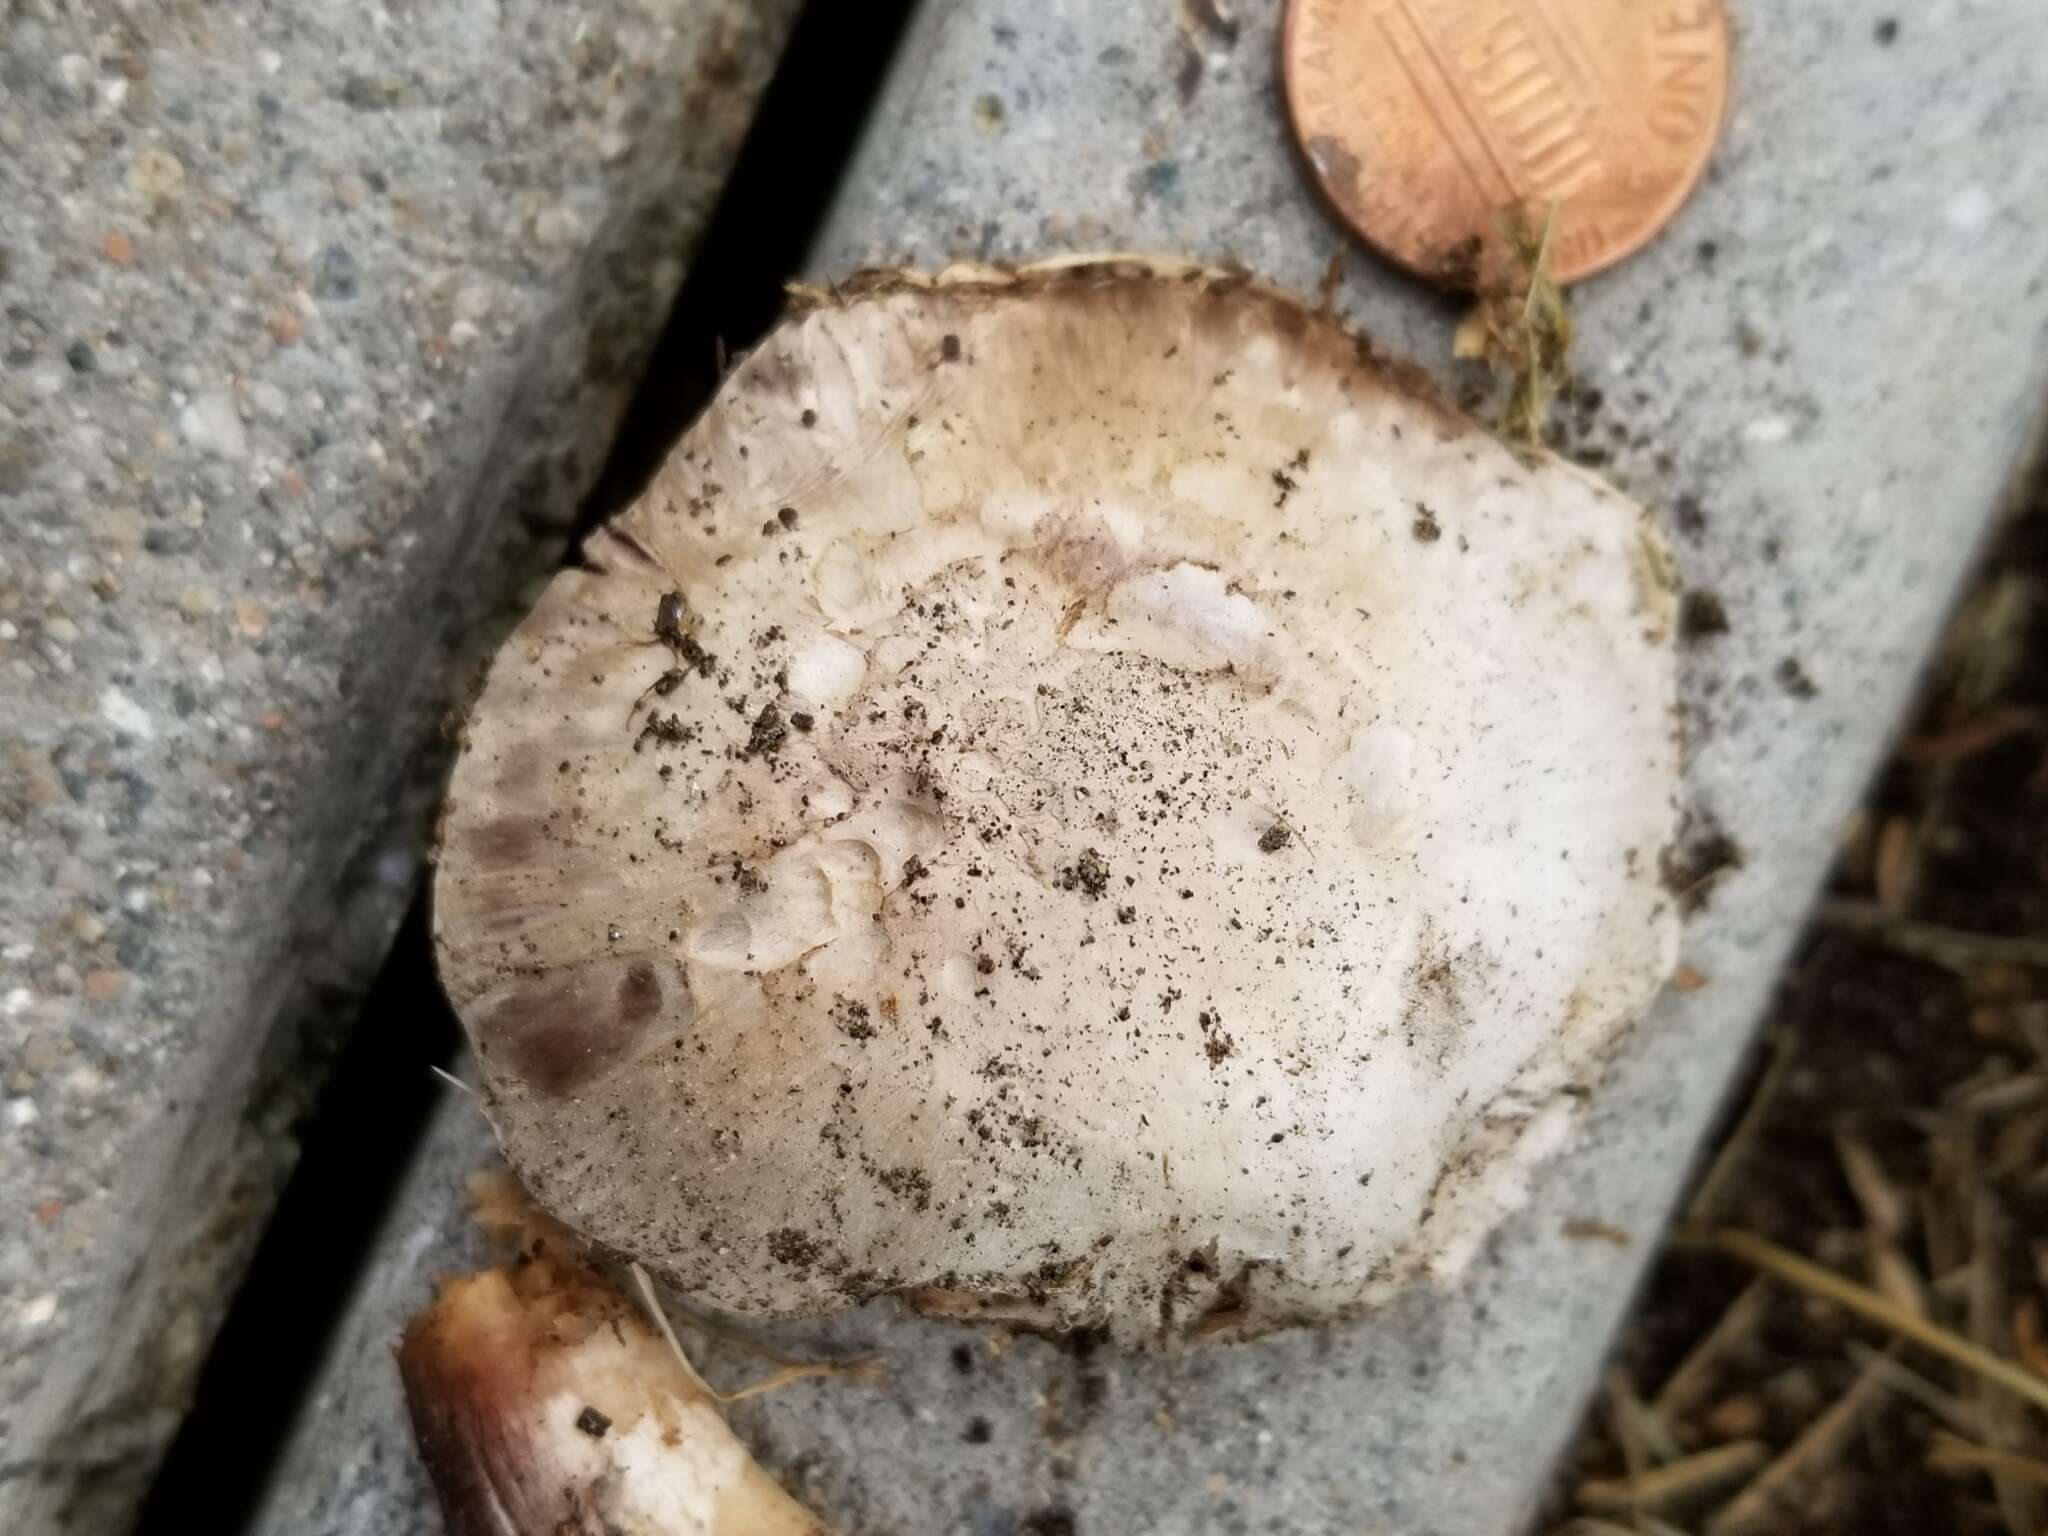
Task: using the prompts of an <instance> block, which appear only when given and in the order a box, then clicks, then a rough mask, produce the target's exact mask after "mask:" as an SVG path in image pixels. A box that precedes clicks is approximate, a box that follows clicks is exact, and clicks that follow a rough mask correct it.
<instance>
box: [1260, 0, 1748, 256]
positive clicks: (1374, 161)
mask: <svg viewBox="0 0 2048 1536" xmlns="http://www.w3.org/2000/svg"><path fill="white" fill-rule="evenodd" d="M1728 64H1729V47H1728V17H1727V14H1726V12H1724V11H1723V10H1722V7H1721V0H1290V4H1289V6H1288V10H1287V24H1286V28H1285V31H1284V33H1283V35H1282V39H1281V69H1282V74H1283V77H1284V83H1285V89H1286V94H1287V109H1288V113H1289V115H1290V116H1291V117H1292V119H1293V122H1294V132H1295V135H1296V137H1297V138H1299V140H1300V141H1301V147H1302V150H1303V152H1304V153H1305V154H1306V155H1307V157H1308V162H1309V165H1310V166H1311V167H1312V168H1313V170H1314V172H1315V175H1316V179H1317V180H1318V181H1319V182H1320V183H1321V184H1322V188H1323V191H1324V192H1325V193H1326V194H1327V195H1328V196H1329V199H1330V201H1331V202H1332V203H1333V204H1335V205H1336V208H1337V211H1338V212H1339V213H1340V214H1341V215H1342V216H1343V218H1344V220H1345V222H1346V223H1348V224H1349V225H1350V226H1351V227H1352V228H1353V229H1354V230H1356V231H1357V232H1358V233H1359V235H1360V236H1362V237H1363V238H1364V239H1365V240H1366V241H1367V242H1368V243H1369V244H1371V245H1372V246H1373V247H1374V248H1375V249H1377V250H1379V251H1380V252H1381V253H1382V254H1384V255H1386V256H1388V257H1390V258H1391V259H1392V260H1394V261H1396V262H1399V263H1400V264H1401V265H1402V266H1404V267H1407V268H1408V269H1409V270H1411V271H1413V272H1415V273H1418V274H1419V275H1421V276H1423V277H1426V278H1429V279H1431V280H1432V281H1436V282H1441V283H1445V284H1448V285H1451V286H1455V287H1464V288H1469V287H1471V286H1473V285H1474V284H1475V283H1476V282H1477V281H1479V279H1480V276H1481V274H1482V272H1483V271H1484V270H1486V268H1487V266H1488V263H1489V257H1490V256H1493V255H1497V253H1498V251H1499V249H1500V220H1501V216H1502V214H1503V212H1504V211H1506V210H1511V209H1516V208H1519V209H1522V210H1524V211H1525V213H1526V214H1527V216H1528V217H1529V218H1531V219H1532V220H1535V221H1537V222H1539V223H1540V222H1541V221H1542V220H1544V219H1546V218H1551V217H1553V215H1552V214H1551V212H1550V210H1552V209H1555V214H1554V218H1555V223H1554V224H1553V225H1552V228H1551V238H1550V246H1549V261H1548V270H1549V272H1550V275H1551V276H1552V277H1553V278H1555V279H1556V280H1557V281H1559V282H1570V281H1572V280H1573V279H1575V278H1581V277H1585V276H1586V275H1587V274H1589V273H1592V272H1598V271H1600V270H1601V269H1602V268H1604V267H1610V266H1612V265H1613V264H1614V263H1615V262H1617V261H1620V260H1621V259H1622V258H1623V257H1625V256H1629V255H1631V254H1633V253H1634V252H1635V251H1637V250H1639V249H1641V248H1642V246H1643V245H1644V244H1645V243H1646V242H1647V241H1648V240H1649V239H1650V238H1651V237H1652V236H1653V235H1655V234H1656V233H1657V231H1658V230H1660V229H1662V228H1663V227H1664V225H1665V224H1666V222H1668V221H1669V220H1670V218H1671V216H1672V214H1673V213H1675V212H1676V211H1677V210H1678V205H1679V204H1680V203H1682V202H1684V201H1685V198H1686V195H1687V194H1688V193H1690V192H1691V191H1692V189H1693V187H1694V185H1695V184H1696V183H1697V182H1698V181H1699V179H1700V175H1701V173H1702V172H1703V171H1705V170H1706V167H1707V158H1708V156H1709V155H1711V154H1712V153H1713V149H1714V140H1715V139H1716V137H1717V136H1718V135H1719V133H1720V130H1721V119H1722V117H1723V115H1724V113H1725V111H1726V108H1727V103H1728Z"/></svg>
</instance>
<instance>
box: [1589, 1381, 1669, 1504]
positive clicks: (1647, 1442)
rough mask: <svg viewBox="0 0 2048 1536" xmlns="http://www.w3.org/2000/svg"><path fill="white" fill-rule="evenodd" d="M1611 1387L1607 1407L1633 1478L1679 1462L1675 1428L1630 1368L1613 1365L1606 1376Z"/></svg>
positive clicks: (1607, 1386)
mask: <svg viewBox="0 0 2048 1536" xmlns="http://www.w3.org/2000/svg"><path fill="white" fill-rule="evenodd" d="M1602 1380H1603V1382H1604V1384H1605V1386H1606V1389H1607V1408H1608V1415H1609V1418H1610V1419H1611V1420H1612V1422H1613V1426H1614V1438H1615V1442H1616V1443H1617V1444H1618V1445H1620V1447H1621V1459H1622V1462H1623V1464H1624V1465H1625V1466H1626V1467H1627V1468H1628V1475H1629V1476H1630V1477H1641V1476H1642V1475H1643V1473H1644V1472H1646V1471H1648V1470H1649V1468H1650V1467H1652V1466H1654V1465H1659V1464H1661V1463H1663V1462H1667V1461H1676V1460H1678V1458H1679V1456H1680V1455H1681V1454H1683V1453H1682V1452H1681V1451H1680V1449H1679V1445H1678V1442H1677V1441H1676V1440H1675V1439H1673V1438H1672V1434H1671V1430H1670V1428H1669V1426H1667V1425H1666V1424H1665V1422H1664V1420H1663V1419H1662V1418H1661V1417H1660V1416H1659V1415H1658V1414H1657V1412H1656V1410H1654V1409H1653V1408H1651V1407H1650V1406H1649V1405H1648V1404H1647V1403H1645V1402H1644V1401H1643V1400H1642V1398H1641V1397H1640V1396H1639V1395H1638V1394H1637V1392H1636V1386H1635V1383H1634V1382H1633V1381H1631V1380H1630V1379H1629V1374H1628V1372H1627V1371H1625V1370H1623V1369H1622V1368H1621V1367H1620V1366H1618V1365H1615V1366H1609V1367H1608V1369H1607V1373H1606V1375H1605V1376H1604V1377H1603V1378H1602Z"/></svg>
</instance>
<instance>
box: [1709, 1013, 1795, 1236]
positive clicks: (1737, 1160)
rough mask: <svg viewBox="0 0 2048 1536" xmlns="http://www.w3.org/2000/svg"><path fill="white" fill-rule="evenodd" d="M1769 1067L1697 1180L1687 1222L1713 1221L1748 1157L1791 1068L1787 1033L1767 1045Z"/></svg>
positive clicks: (1790, 1039) (1790, 1038)
mask: <svg viewBox="0 0 2048 1536" xmlns="http://www.w3.org/2000/svg"><path fill="white" fill-rule="evenodd" d="M1770 1052H1771V1060H1770V1065H1769V1066H1767V1067H1765V1068H1764V1075H1763V1077H1762V1078H1761V1079H1760V1080H1759V1081H1758V1083H1757V1085H1756V1091H1755V1092H1754V1093H1752V1094H1751V1095H1750V1096H1749V1103H1748V1104H1747V1105H1746V1106H1745V1107H1744V1108H1743V1111H1742V1118H1741V1119H1740V1120H1738V1121H1736V1122H1735V1129H1734V1130H1732V1131H1730V1132H1729V1133H1728V1139H1727V1140H1726V1141H1724V1142H1722V1143H1721V1150H1720V1151H1719V1152H1716V1153H1715V1154H1714V1161H1713V1163H1712V1164H1711V1165H1710V1166H1709V1167H1708V1169H1707V1171H1706V1174H1705V1175H1704V1176H1703V1177H1702V1178H1701V1179H1700V1183H1699V1188H1698V1189H1696V1190H1694V1191H1693V1197H1692V1204H1691V1205H1689V1206H1688V1207H1687V1208H1686V1213H1685V1214H1686V1219H1687V1220H1688V1221H1692V1222H1707V1221H1712V1220H1713V1219H1714V1214H1715V1212H1716V1211H1718V1210H1719V1209H1720V1205H1721V1199H1722V1196H1723V1195H1724V1194H1725V1193H1726V1192H1727V1189H1728V1185H1729V1181H1730V1179H1731V1178H1733V1176H1734V1174H1735V1171H1736V1170H1737V1169H1738V1168H1739V1167H1740V1166H1741V1165H1742V1160H1743V1158H1745V1157H1746V1156H1748V1155H1749V1148H1750V1143H1752V1142H1753V1141H1755V1140H1756V1135H1757V1132H1758V1131H1759V1130H1761V1129H1762V1128H1763V1123H1764V1120H1765V1118H1766V1117H1767V1116H1769V1114H1770V1112H1771V1106H1772V1105H1773V1104H1774V1103H1776V1102H1777V1098H1778V1092H1779V1090H1780V1089H1782V1088H1783V1087H1784V1086H1785V1077H1786V1074H1787V1073H1789V1072H1790V1071H1791V1069H1792V1055H1793V1052H1792V1037H1791V1036H1790V1035H1788V1034H1783V1033H1779V1034H1774V1035H1772V1036H1771V1042H1770Z"/></svg>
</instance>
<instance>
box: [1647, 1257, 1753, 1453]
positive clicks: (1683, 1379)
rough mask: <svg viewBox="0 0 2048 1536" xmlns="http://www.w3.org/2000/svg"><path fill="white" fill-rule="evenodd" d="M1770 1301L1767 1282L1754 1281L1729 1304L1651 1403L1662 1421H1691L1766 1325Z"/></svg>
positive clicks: (1670, 1422)
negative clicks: (1719, 1376)
mask: <svg viewBox="0 0 2048 1536" xmlns="http://www.w3.org/2000/svg"><path fill="white" fill-rule="evenodd" d="M1769 1300H1770V1291H1769V1289H1768V1288H1767V1287H1766V1286H1765V1284H1764V1282H1763V1281H1761V1280H1752V1281H1751V1282H1750V1283H1749V1285H1748V1287H1747V1288H1746V1289H1745V1290H1744V1291H1743V1293H1742V1294H1741V1295H1740V1296H1738V1297H1736V1298H1735V1300H1734V1301H1732V1302H1731V1303H1729V1306H1728V1310H1727V1311H1725V1312H1723V1313H1722V1314H1721V1316H1720V1317H1719V1319H1717V1320H1716V1321H1715V1323H1714V1326H1713V1327H1712V1328H1709V1329H1708V1330H1707V1332H1706V1335H1705V1336H1704V1337H1703V1338H1701V1339H1700V1341H1699V1342H1698V1343H1697V1344H1695V1345H1693V1347H1692V1348H1691V1349H1690V1350H1689V1351H1687V1353H1686V1356H1685V1358H1684V1359H1683V1360H1681V1361H1679V1362H1678V1367H1677V1369H1675V1370H1674V1371H1672V1373H1671V1375H1670V1376H1669V1377H1667V1378H1666V1379H1665V1382H1664V1385H1663V1386H1662V1387H1660V1388H1659V1389H1658V1391H1657V1395H1656V1396H1655V1397H1654V1398H1652V1399H1651V1400H1650V1406H1651V1408H1652V1409H1653V1410H1655V1412H1656V1414H1657V1416H1658V1417H1659V1418H1660V1419H1662V1420H1663V1421H1664V1422H1665V1423H1666V1424H1673V1423H1677V1422H1678V1421H1680V1420H1682V1419H1687V1418H1690V1417H1691V1416H1692V1413H1693V1410H1694V1409H1696V1408H1697V1407H1699V1405H1700V1404H1701V1403H1703V1402H1705V1401H1706V1398H1707V1393H1708V1391H1709V1389H1710V1388H1711V1387H1712V1385H1713V1380H1714V1373H1715V1371H1716V1370H1718V1369H1719V1368H1720V1366H1721V1365H1722V1363H1723V1361H1724V1360H1725V1359H1726V1358H1727V1356H1728V1355H1729V1354H1730V1353H1732V1352H1733V1351H1734V1350H1735V1349H1736V1348H1737V1347H1738V1346H1739V1345H1742V1344H1745V1343H1747V1342H1748V1341H1749V1340H1751V1339H1753V1338H1755V1337H1756V1330H1757V1325H1758V1324H1759V1323H1761V1322H1762V1321H1763V1315H1764V1307H1765V1305H1766V1304H1767V1303H1768V1302H1769Z"/></svg>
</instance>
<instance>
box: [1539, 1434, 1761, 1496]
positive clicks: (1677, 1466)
mask: <svg viewBox="0 0 2048 1536" xmlns="http://www.w3.org/2000/svg"><path fill="white" fill-rule="evenodd" d="M1770 1459H1771V1451H1770V1447H1769V1446H1767V1445H1765V1444H1764V1443H1763V1441H1761V1440H1737V1441H1735V1442H1734V1443H1733V1444H1730V1445H1717V1446H1715V1447H1714V1448H1713V1449H1712V1450H1706V1451H1699V1452H1696V1453H1695V1454H1693V1455H1691V1456H1684V1457H1681V1458H1679V1459H1678V1460H1677V1461H1674V1462H1671V1463H1670V1464H1668V1465H1666V1466H1662V1467H1658V1468H1656V1469H1655V1470H1654V1471H1650V1472H1644V1473H1641V1474H1639V1475H1638V1476H1635V1477H1617V1478H1595V1479H1593V1480H1592V1481H1590V1482H1586V1483H1581V1484H1580V1485H1579V1489H1578V1493H1577V1498H1578V1502H1579V1505H1580V1507H1581V1508H1584V1509H1588V1510H1591V1511H1592V1512H1593V1513H1595V1514H1601V1515H1626V1514H1635V1513H1638V1512H1642V1513H1650V1514H1655V1513H1657V1512H1658V1511H1661V1510H1668V1509H1675V1508H1679V1507H1681V1506H1683V1505H1686V1504H1691V1503H1695V1502H1697V1501H1699V1500H1701V1499H1704V1498H1706V1497H1707V1496H1708V1495H1710V1494H1712V1493H1714V1492H1715V1491H1716V1490H1718V1489H1721V1488H1725V1487H1727V1486H1728V1485H1729V1484H1730V1483H1733V1482H1735V1481H1737V1480H1738V1479H1740V1478H1745V1477H1748V1476H1749V1475H1750V1474H1751V1473H1753V1472H1755V1471H1756V1470H1757V1468H1759V1467H1761V1466H1762V1465H1763V1464H1764V1463H1765V1462H1767V1461H1769V1460H1770Z"/></svg>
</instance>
